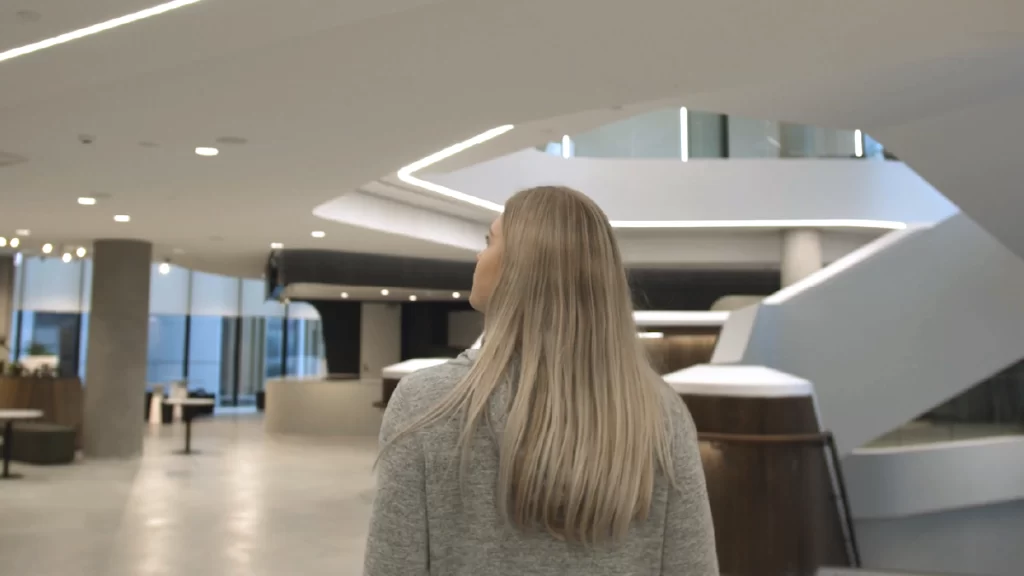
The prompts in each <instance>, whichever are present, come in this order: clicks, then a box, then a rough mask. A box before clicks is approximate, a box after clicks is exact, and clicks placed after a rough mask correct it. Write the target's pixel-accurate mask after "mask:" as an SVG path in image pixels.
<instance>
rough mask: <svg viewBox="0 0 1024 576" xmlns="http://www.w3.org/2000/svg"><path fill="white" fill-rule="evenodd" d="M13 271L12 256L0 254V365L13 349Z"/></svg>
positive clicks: (5, 360)
mask: <svg viewBox="0 0 1024 576" xmlns="http://www.w3.org/2000/svg"><path fill="white" fill-rule="evenodd" d="M14 270H15V269H14V254H0V363H6V362H7V354H6V352H7V351H8V349H13V348H14V334H12V333H11V320H12V319H13V318H14ZM5 345H6V346H5Z"/></svg>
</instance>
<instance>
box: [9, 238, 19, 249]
mask: <svg viewBox="0 0 1024 576" xmlns="http://www.w3.org/2000/svg"><path fill="white" fill-rule="evenodd" d="M18 246H21V239H20V238H11V248H17V247H18Z"/></svg>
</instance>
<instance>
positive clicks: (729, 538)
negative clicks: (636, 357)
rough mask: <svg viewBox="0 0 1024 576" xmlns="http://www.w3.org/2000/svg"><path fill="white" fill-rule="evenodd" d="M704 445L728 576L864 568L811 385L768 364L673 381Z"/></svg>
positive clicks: (683, 373) (705, 369) (682, 374)
mask: <svg viewBox="0 0 1024 576" xmlns="http://www.w3.org/2000/svg"><path fill="white" fill-rule="evenodd" d="M664 378H665V381H666V382H668V383H669V385H671V386H672V388H673V389H674V390H675V391H676V392H677V393H678V394H680V395H681V396H682V397H683V399H684V400H685V401H686V405H687V407H688V408H689V410H690V413H691V414H692V416H693V422H694V424H695V426H696V428H697V433H698V436H699V438H700V440H701V442H700V451H701V460H702V462H703V465H704V474H705V476H706V478H707V483H708V496H709V498H710V501H711V514H712V517H713V519H714V524H715V540H716V543H717V547H718V557H719V564H720V566H721V570H722V573H723V574H730V575H735V576H813V575H814V574H816V573H817V570H818V568H820V567H822V566H849V565H851V564H854V563H856V562H857V560H856V556H857V551H856V546H855V544H854V543H853V542H852V541H850V540H848V538H849V535H848V534H847V533H846V526H845V525H844V523H843V521H844V517H843V516H844V515H845V514H844V513H843V512H842V510H843V503H844V498H843V496H844V494H843V492H844V490H843V488H842V484H841V483H840V478H839V477H838V475H835V476H833V474H834V473H835V472H836V471H835V470H833V469H832V468H831V467H830V464H831V459H830V456H829V452H828V446H829V436H827V435H825V434H823V433H822V431H821V425H820V423H819V421H818V415H817V410H816V408H815V402H814V388H813V386H812V385H811V383H810V382H808V381H807V380H804V379H802V378H798V377H796V376H793V375H790V374H785V373H782V372H778V371H775V370H772V369H769V368H765V367H762V366H732V365H699V366H694V367H692V368H689V369H686V370H680V371H678V372H675V373H672V374H669V375H667V376H665V377H664Z"/></svg>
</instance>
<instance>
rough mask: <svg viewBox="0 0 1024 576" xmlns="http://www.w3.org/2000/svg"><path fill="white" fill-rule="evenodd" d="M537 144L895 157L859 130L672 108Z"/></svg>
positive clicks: (662, 153) (642, 152) (596, 150)
mask: <svg viewBox="0 0 1024 576" xmlns="http://www.w3.org/2000/svg"><path fill="white" fill-rule="evenodd" d="M538 149H539V150H541V151H544V152H547V153H548V154H552V155H555V156H561V157H563V158H572V157H581V158H659V159H672V158H676V159H680V160H689V159H691V158H851V159H864V158H867V159H883V158H890V159H891V158H893V157H892V156H891V155H888V154H886V152H885V150H884V148H883V147H882V145H881V144H879V143H878V142H877V141H876V140H874V139H872V138H871V137H870V136H869V135H867V134H864V133H863V132H862V131H860V130H836V129H832V128H821V127H817V126H807V125H803V124H793V123H788V122H775V121H770V120H759V119H754V118H746V117H742V116H727V115H724V114H716V113H713V112H702V111H697V110H688V109H686V108H668V109H663V110H656V111H654V112H647V113H644V114H640V115H637V116H633V117H630V118H626V119H624V120H619V121H617V122H612V123H610V124H605V125H604V126H600V127H597V128H594V129H592V130H588V131H586V132H581V133H579V134H566V135H564V136H563V137H562V138H561V140H559V141H556V142H549V143H548V144H546V145H544V146H538Z"/></svg>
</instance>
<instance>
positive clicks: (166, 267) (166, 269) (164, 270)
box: [158, 262, 171, 276]
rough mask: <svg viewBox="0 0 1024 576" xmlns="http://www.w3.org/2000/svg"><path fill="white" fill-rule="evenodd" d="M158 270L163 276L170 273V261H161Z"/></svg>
mask: <svg viewBox="0 0 1024 576" xmlns="http://www.w3.org/2000/svg"><path fill="white" fill-rule="evenodd" d="M158 270H159V271H160V273H161V274H163V275H164V276H166V275H168V274H170V273H171V263H170V262H161V263H160V266H159V268H158Z"/></svg>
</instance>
